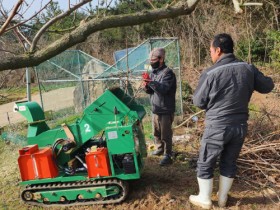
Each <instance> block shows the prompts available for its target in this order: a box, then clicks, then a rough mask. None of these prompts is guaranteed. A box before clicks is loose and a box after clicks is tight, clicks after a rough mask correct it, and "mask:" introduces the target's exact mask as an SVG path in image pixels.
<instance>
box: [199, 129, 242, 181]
mask: <svg viewBox="0 0 280 210" xmlns="http://www.w3.org/2000/svg"><path fill="white" fill-rule="evenodd" d="M246 134H247V124H240V125H230V126H220V125H219V126H211V125H210V126H207V127H206V128H205V131H204V133H203V136H202V140H201V146H200V151H199V158H198V161H197V177H199V178H201V179H211V178H213V176H214V174H213V172H214V168H215V164H216V161H217V158H218V157H219V156H220V163H219V164H220V174H221V175H222V176H225V177H229V178H234V177H235V175H236V171H237V167H236V160H237V158H238V156H239V153H240V150H241V147H242V145H243V142H244V139H245V135H246Z"/></svg>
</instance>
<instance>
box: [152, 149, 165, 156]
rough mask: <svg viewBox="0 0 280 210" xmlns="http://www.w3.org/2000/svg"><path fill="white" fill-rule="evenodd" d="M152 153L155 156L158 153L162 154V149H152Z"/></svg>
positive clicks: (158, 154)
mask: <svg viewBox="0 0 280 210" xmlns="http://www.w3.org/2000/svg"><path fill="white" fill-rule="evenodd" d="M152 155H155V156H160V155H163V151H162V150H159V149H157V150H156V151H153V152H152Z"/></svg>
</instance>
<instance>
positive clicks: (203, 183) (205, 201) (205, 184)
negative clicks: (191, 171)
mask: <svg viewBox="0 0 280 210" xmlns="http://www.w3.org/2000/svg"><path fill="white" fill-rule="evenodd" d="M197 181H198V186H199V194H198V195H191V196H190V198H189V200H190V202H191V203H192V204H193V205H195V206H199V207H201V208H203V209H211V208H212V201H211V195H212V190H213V178H212V179H200V178H198V177H197Z"/></svg>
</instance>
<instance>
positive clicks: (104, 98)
mask: <svg viewBox="0 0 280 210" xmlns="http://www.w3.org/2000/svg"><path fill="white" fill-rule="evenodd" d="M14 111H17V112H19V113H20V114H22V115H23V116H24V117H25V118H26V119H27V121H28V134H27V143H28V145H27V146H26V147H24V148H22V149H20V150H19V158H18V165H19V170H20V175H21V179H22V181H21V182H20V184H21V185H23V186H24V189H23V191H22V192H21V198H22V200H23V201H24V202H26V203H28V204H32V205H39V206H73V205H89V204H111V203H119V202H121V201H123V200H124V199H125V198H126V196H127V193H128V186H129V185H128V183H129V180H136V179H139V178H140V175H141V171H142V169H143V164H144V163H143V158H144V157H146V156H147V150H146V144H145V139H144V133H143V126H142V119H143V117H144V115H145V110H144V108H143V106H141V105H139V104H137V103H136V102H135V101H134V100H133V99H132V98H131V97H129V96H128V95H127V94H125V93H124V92H123V91H122V90H121V89H119V88H115V89H112V90H106V91H105V92H104V93H103V94H102V95H101V96H100V97H99V98H97V99H96V100H95V101H94V102H93V103H92V104H91V105H89V106H88V107H87V108H86V109H85V110H84V112H83V115H82V117H81V119H77V120H76V122H75V123H73V124H69V125H68V124H63V125H61V126H58V127H57V128H54V129H50V128H49V126H48V125H47V123H46V120H45V116H44V112H43V110H42V108H41V107H40V106H39V105H38V104H37V103H36V102H17V103H16V104H15V107H14Z"/></svg>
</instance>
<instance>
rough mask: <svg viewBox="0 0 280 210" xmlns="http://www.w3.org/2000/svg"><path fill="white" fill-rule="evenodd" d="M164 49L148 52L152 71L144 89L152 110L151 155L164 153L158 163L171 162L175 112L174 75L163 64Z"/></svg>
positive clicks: (162, 164)
mask: <svg viewBox="0 0 280 210" xmlns="http://www.w3.org/2000/svg"><path fill="white" fill-rule="evenodd" d="M164 60H165V50H164V49H163V48H154V49H153V50H152V51H151V53H150V64H151V66H152V69H153V71H152V73H151V74H150V79H147V78H144V80H145V81H146V86H145V91H146V92H147V93H148V94H150V101H151V106H152V112H153V123H154V124H153V125H154V138H155V142H156V146H157V150H156V151H154V152H153V155H162V154H164V157H163V159H162V160H161V161H160V165H161V166H164V165H169V164H172V158H171V155H172V135H173V133H172V128H171V126H172V122H173V119H174V112H175V94H176V76H175V74H174V72H173V71H172V70H171V69H170V68H168V67H167V66H166V65H165V62H164Z"/></svg>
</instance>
